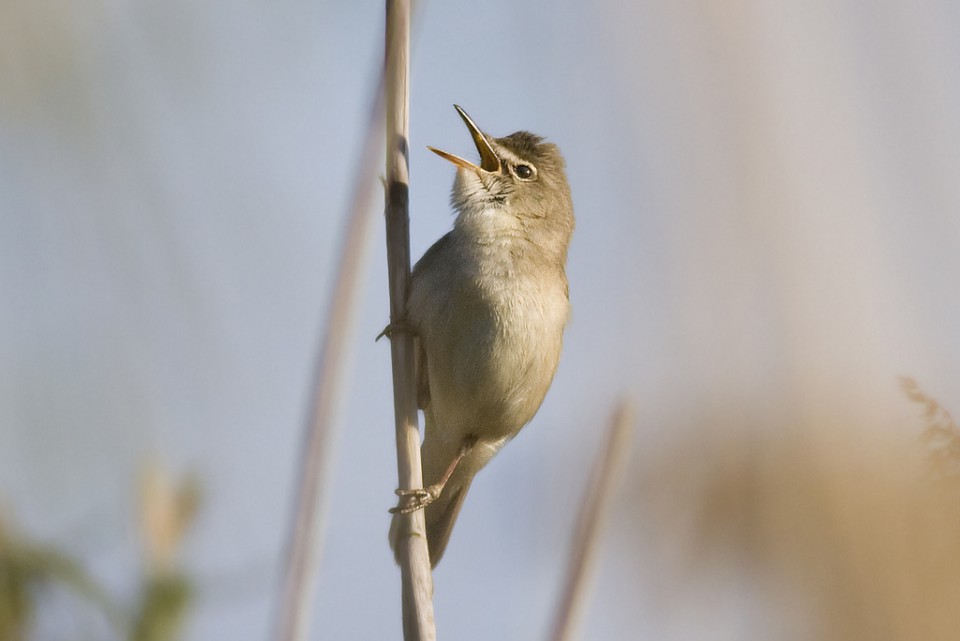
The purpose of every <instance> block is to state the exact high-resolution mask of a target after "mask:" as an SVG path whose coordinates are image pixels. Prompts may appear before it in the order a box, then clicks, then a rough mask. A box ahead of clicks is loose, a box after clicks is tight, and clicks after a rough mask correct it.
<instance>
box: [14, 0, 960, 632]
mask: <svg viewBox="0 0 960 641" xmlns="http://www.w3.org/2000/svg"><path fill="white" fill-rule="evenodd" d="M382 19H383V7H382V5H381V4H380V3H360V2H357V3H332V2H312V3H308V2H300V1H290V0H280V1H279V2H272V3H266V4H264V3H260V4H258V3H248V2H224V1H221V0H208V1H207V2H201V3H197V2H193V1H185V0H179V1H177V0H175V1H173V2H167V3H163V4H162V5H156V4H151V3H147V2H140V1H138V0H127V1H126V2H94V3H85V4H84V5H83V6H80V5H77V4H75V3H71V2H67V1H65V0H31V2H29V3H7V4H5V5H4V6H2V7H0V295H2V299H3V300H4V301H5V303H4V305H2V307H0V505H2V506H3V512H4V514H10V515H12V517H13V519H14V520H15V521H16V522H17V523H18V524H19V526H20V527H21V528H22V529H23V530H24V531H26V532H28V533H29V534H31V535H34V536H36V537H39V538H41V539H43V540H47V541H51V542H54V543H57V544H60V545H63V546H65V547H66V548H67V549H69V550H70V551H72V552H73V553H74V554H76V555H77V556H79V557H81V558H83V559H84V560H85V561H86V562H87V563H88V564H89V565H90V567H91V568H92V570H93V571H94V572H95V573H96V574H97V576H98V577H100V578H101V579H102V580H103V581H105V582H106V583H107V584H108V586H110V587H111V589H113V590H115V591H116V592H118V593H121V594H122V593H123V591H124V590H128V589H130V588H131V586H132V585H133V580H134V575H135V573H134V569H135V568H136V567H137V565H136V564H137V563H138V558H139V557H138V553H137V548H136V532H135V528H134V521H133V519H134V502H135V499H136V492H135V479H136V475H137V471H138V469H140V466H141V464H142V462H143V461H144V460H146V459H147V458H149V457H150V456H159V457H160V458H161V460H163V461H164V462H165V463H166V464H167V465H168V466H169V467H170V468H172V469H173V470H187V469H192V470H196V471H197V473H198V474H199V476H200V478H201V480H202V483H203V486H204V489H205V502H204V506H203V510H202V512H201V515H200V518H199V520H198V522H197V523H196V526H195V528H194V530H193V531H192V533H191V534H190V536H189V537H188V539H187V542H186V548H185V550H184V561H185V564H186V565H187V566H188V567H189V568H191V570H192V571H193V572H194V574H195V576H196V577H197V579H198V581H199V583H200V586H201V589H202V593H201V596H200V600H199V602H198V604H197V609H196V612H195V615H194V616H193V618H192V620H191V624H190V628H189V634H188V637H187V638H188V639H190V640H191V641H199V640H209V639H236V640H246V639H251V640H253V639H257V640H259V639H265V638H267V632H268V629H269V623H270V615H271V608H272V599H273V597H274V591H275V588H276V584H277V561H278V560H279V559H280V551H281V545H282V542H283V540H284V537H285V533H286V527H287V522H286V519H287V515H288V508H289V506H290V503H291V496H292V493H291V491H292V487H293V476H292V475H293V471H294V470H295V469H296V464H297V461H298V459H297V447H298V445H299V442H300V436H301V435H300V432H301V427H302V422H303V416H304V413H305V411H306V405H307V394H308V387H309V381H310V373H311V368H312V363H313V359H314V358H315V352H316V348H317V345H318V343H319V340H320V332H321V330H322V327H323V322H324V318H325V316H324V312H325V302H326V300H327V296H328V288H329V287H330V284H331V278H332V274H333V270H334V260H335V258H336V247H337V242H338V238H339V235H340V233H341V223H342V219H343V214H344V211H345V206H346V199H347V196H348V193H349V186H350V184H351V180H352V172H353V169H354V165H355V163H356V160H357V153H358V151H359V143H360V140H361V136H362V133H363V132H362V129H363V127H364V126H365V123H366V119H367V114H368V112H369V104H368V103H369V100H370V97H371V94H372V85H373V80H374V78H375V72H376V66H377V64H379V61H380V59H381V56H382V53H381V46H382V45H381V38H382V26H383V25H382ZM958 70H960V9H958V5H957V4H956V3H955V2H950V1H949V0H942V1H938V0H924V1H921V2H907V1H905V0H879V1H869V2H868V1H866V0H813V1H811V2H805V3H788V2H772V1H771V2H764V1H759V2H728V3H722V5H721V4H718V3H711V2H699V1H696V0H692V1H683V2H658V1H642V2H636V3H627V4H624V3H617V2H598V3H572V2H542V1H536V2H529V3H517V2H500V1H497V0H491V1H490V2H486V3H483V4H477V3H457V2H431V3H424V4H423V6H421V7H420V11H419V13H418V14H417V20H416V27H415V45H414V52H413V63H412V101H411V159H410V160H411V177H412V202H411V207H412V209H411V216H412V244H413V253H414V255H416V256H419V255H420V254H421V253H422V251H423V250H424V249H425V248H426V247H428V246H429V244H430V243H432V242H433V241H434V240H435V239H436V238H438V237H439V236H440V235H442V234H443V233H444V232H445V231H446V230H447V229H448V228H449V226H450V224H451V218H450V216H449V208H448V206H447V196H448V193H449V188H450V184H451V182H452V179H453V170H452V168H451V167H450V166H449V164H447V163H444V162H443V161H442V160H440V159H438V158H437V157H435V156H434V155H433V154H431V153H429V152H428V151H427V150H426V149H425V146H426V145H428V144H429V145H434V146H438V147H441V148H444V149H448V150H450V151H451V152H454V153H459V154H470V153H472V152H471V148H472V146H471V143H470V140H469V137H468V136H467V134H466V131H465V129H464V128H463V126H462V123H461V122H460V120H459V118H458V117H457V115H456V113H455V112H454V111H453V109H452V107H451V104H452V103H454V102H456V103H457V104H460V105H462V106H464V107H465V108H466V109H467V110H468V111H469V112H470V114H471V115H472V116H473V117H474V119H475V120H476V121H477V122H478V123H479V124H480V125H481V126H482V127H483V128H485V129H486V130H488V131H489V132H490V133H492V134H494V135H505V134H507V133H510V132H512V131H515V130H517V129H529V130H532V131H535V132H537V133H540V134H543V135H546V136H547V137H549V138H550V139H551V140H553V141H554V142H556V143H557V144H559V145H560V147H561V149H562V150H563V152H564V153H565V155H566V157H567V161H568V174H569V178H570V183H571V187H572V189H573V194H574V201H575V205H576V213H577V217H578V227H577V232H576V236H575V239H574V243H573V245H572V247H571V252H570V263H569V269H568V271H569V276H570V281H571V297H572V300H573V305H574V312H573V319H572V322H571V324H570V326H569V329H568V333H567V340H566V347H565V352H564V356H563V359H562V362H561V367H560V370H559V372H558V374H557V378H556V381H555V384H554V387H553V390H552V391H551V393H550V394H549V396H548V397H547V400H546V402H545V404H544V406H543V408H542V409H541V411H540V413H539V414H538V416H537V418H536V419H535V420H534V422H533V423H532V424H531V425H530V426H529V427H528V428H527V430H525V431H524V432H523V433H522V434H521V435H520V437H518V439H517V440H516V441H515V442H513V443H512V444H511V445H510V446H509V447H508V448H507V449H506V450H505V451H504V453H503V454H502V455H501V456H500V457H499V458H497V459H496V460H495V461H494V462H493V463H492V464H491V466H490V467H489V468H488V469H487V470H486V471H484V472H483V473H482V474H481V475H480V477H479V478H478V481H477V482H476V483H475V485H474V487H473V489H472V490H471V497H470V499H469V500H468V502H467V504H466V507H465V509H464V512H463V515H462V517H461V520H460V522H459V523H458V527H457V531H456V532H455V534H454V537H453V540H452V543H451V545H450V547H449V549H448V552H447V555H446V557H445V558H444V561H443V563H442V564H441V566H440V567H439V568H438V570H437V572H436V579H435V580H436V611H437V620H438V625H439V630H440V633H441V637H442V638H456V639H459V640H462V641H470V640H474V639H491V638H496V639H536V638H543V635H544V634H545V632H546V631H547V629H548V621H549V618H550V616H551V612H552V607H553V604H554V603H555V601H556V598H557V594H558V585H557V581H558V578H559V577H560V576H561V571H562V567H563V562H564V558H565V554H566V547H567V545H568V543H569V538H570V530H571V523H572V520H573V517H574V514H575V511H576V509H575V508H576V505H577V502H578V500H579V497H580V493H581V491H582V488H583V485H584V482H585V479H586V474H587V470H586V466H587V465H588V463H589V462H590V461H591V460H592V457H593V456H594V454H595V453H596V452H597V448H598V446H599V443H598V437H599V434H600V432H601V428H602V425H603V424H604V423H605V420H606V417H607V416H608V414H609V412H610V410H611V407H612V405H613V403H614V400H615V399H616V398H618V397H619V396H621V395H626V396H628V397H630V398H631V399H633V401H634V402H635V404H636V407H637V409H638V433H637V438H636V447H637V449H638V451H643V452H649V451H651V450H655V449H656V443H658V442H660V441H661V440H662V439H663V438H664V437H665V436H667V435H671V434H676V433H677V431H678V430H681V429H684V428H682V427H681V426H685V425H689V424H690V423H691V421H692V420H693V417H701V416H704V415H710V413H716V415H718V416H724V417H729V416H741V415H751V416H762V417H768V418H773V419H774V420H773V421H772V422H771V429H776V424H775V419H776V417H777V416H779V415H782V414H783V413H790V414H791V415H794V414H800V415H803V414H805V413H806V414H810V415H815V414H818V413H829V412H840V413H846V414H847V415H854V416H857V417H860V418H862V419H863V420H864V421H868V422H869V421H876V422H877V424H878V429H880V427H879V426H881V425H883V424H890V423H893V424H901V425H907V426H909V425H910V421H912V420H913V417H914V416H915V414H916V412H915V410H914V408H912V407H910V406H909V405H908V404H907V403H906V402H905V401H904V400H903V399H902V396H901V394H900V393H899V391H898V388H897V380H896V379H897V376H900V375H903V374H909V375H912V376H914V377H916V378H917V379H918V380H919V381H920V383H921V385H922V386H923V387H924V389H926V390H927V391H928V392H929V393H931V394H933V395H934V396H936V397H937V398H938V399H939V400H940V401H941V402H942V403H943V404H944V405H945V406H946V407H948V408H950V407H952V408H954V409H955V410H956V411H960V386H958V384H957V381H958V380H960V332H958V330H957V328H958V327H960V296H958V276H960V208H958V205H960V180H958V176H960V173H958V170H960V72H958ZM380 207H381V204H380V202H379V200H378V201H377V203H376V209H377V212H378V211H379V209H380ZM377 212H374V213H373V215H375V216H377V222H376V224H375V225H374V227H373V229H374V234H373V236H372V237H371V238H370V239H369V245H368V246H369V251H368V257H369V260H368V266H367V271H366V277H365V279H364V289H363V295H362V297H361V300H360V304H359V307H358V315H357V319H356V324H355V329H354V335H353V337H352V340H351V350H352V354H351V362H352V366H351V369H350V372H349V382H348V389H349V392H348V394H347V395H346V397H345V398H344V399H343V403H342V413H341V416H342V419H341V427H342V431H341V433H340V436H339V438H338V442H337V451H336V460H337V462H336V468H335V471H334V478H333V481H332V487H331V488H330V494H331V496H332V501H331V504H330V508H329V510H328V515H329V517H330V523H331V526H330V527H329V529H328V531H327V545H326V548H325V550H324V551H323V558H322V563H321V567H320V575H319V576H320V578H319V582H318V589H317V593H316V598H317V605H316V614H315V624H314V627H313V629H314V633H315V634H314V638H329V639H391V638H396V639H399V638H400V629H399V625H398V622H399V575H398V572H397V570H396V568H395V566H394V565H393V562H392V560H391V555H390V553H389V550H388V548H387V545H386V531H387V527H388V521H389V519H388V515H387V512H386V509H387V508H388V507H389V506H390V505H391V504H392V502H393V494H392V490H393V488H394V486H395V483H396V481H395V479H396V472H395V469H394V464H395V454H394V450H393V447H394V440H393V435H392V400H391V397H390V394H391V388H390V370H389V348H388V346H387V345H386V344H385V343H380V344H374V342H373V337H374V336H375V335H376V334H377V332H378V331H379V330H380V329H381V328H382V327H383V325H384V324H385V322H386V319H387V303H386V269H385V264H384V256H383V254H384V252H383V232H382V225H381V224H380V222H379V216H378V213H377ZM638 461H639V459H638ZM621 500H624V501H626V500H627V498H626V495H624V496H623V497H621ZM617 523H619V525H618V527H619V528H620V529H619V530H617V533H616V534H613V535H611V540H615V541H620V545H623V542H624V541H630V540H631V536H632V535H631V534H630V530H629V529H628V528H627V529H624V528H626V527H627V526H626V524H624V523H620V522H617ZM628 549H630V548H629V546H628ZM632 552H633V553H635V554H639V555H641V557H642V554H643V549H642V548H636V547H635V548H633V549H632ZM623 554H624V551H623V549H622V547H621V548H619V549H618V548H616V547H615V546H608V547H607V548H605V550H604V553H603V557H602V560H601V564H600V567H599V572H598V575H597V577H596V590H595V591H594V598H593V601H592V602H591V606H590V608H589V610H588V612H587V618H586V622H585V629H586V634H585V637H584V638H591V639H639V638H658V639H663V638H670V639H673V638H676V639H685V638H698V639H706V638H709V639H726V638H738V639H742V638H745V636H744V628H743V627H742V625H743V624H742V621H740V622H739V623H737V621H736V619H737V617H736V615H730V616H731V618H732V619H735V621H734V622H733V623H732V624H731V625H724V622H723V621H720V622H714V624H712V625H711V626H710V627H709V628H708V629H707V631H706V632H705V631H704V630H703V629H700V628H696V626H692V625H691V627H690V629H688V628H687V627H686V626H684V625H677V624H676V622H670V621H665V620H663V615H662V613H658V612H656V611H654V608H653V606H651V605H650V603H651V601H650V600H649V599H648V598H647V597H648V596H649V592H650V590H651V589H652V588H651V587H650V584H648V583H645V582H644V580H642V579H640V578H638V577H634V576H629V575H626V574H625V573H626V572H627V571H626V570H625V569H623V568H624V566H622V564H620V563H618V561H617V559H619V558H621V556H622V555H623ZM726 598H728V599H729V598H732V597H726ZM740 605H741V606H742V607H744V608H746V609H749V608H748V606H744V605H743V604H740ZM42 618H43V620H42V621H41V622H40V626H39V628H38V636H37V638H38V639H41V638H42V639H64V640H66V639H74V638H90V637H91V636H96V635H97V634H98V632H97V631H98V630H100V627H98V626H99V624H98V622H97V621H96V620H94V619H91V618H89V617H86V618H85V617H83V616H80V617H79V619H78V617H77V615H75V613H74V609H73V608H72V607H71V604H70V603H68V602H65V601H64V600H63V599H57V598H53V599H51V602H50V604H49V609H48V610H45V611H44V615H43V617H42ZM728 623H729V622H728ZM738 625H739V626H741V627H738ZM88 630H89V631H90V632H89V633H88V632H87V631H88ZM691 630H694V631H691ZM711 635H712V636H711Z"/></svg>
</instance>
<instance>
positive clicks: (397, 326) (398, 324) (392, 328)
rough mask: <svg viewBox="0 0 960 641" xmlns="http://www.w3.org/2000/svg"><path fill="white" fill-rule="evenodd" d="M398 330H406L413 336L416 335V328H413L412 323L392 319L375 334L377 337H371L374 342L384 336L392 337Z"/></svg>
mask: <svg viewBox="0 0 960 641" xmlns="http://www.w3.org/2000/svg"><path fill="white" fill-rule="evenodd" d="M400 332H406V333H408V334H411V335H413V336H416V335H417V332H416V330H415V329H414V328H413V325H411V324H410V323H408V322H407V321H394V322H391V323H389V324H388V325H387V326H386V327H384V328H383V331H382V332H380V333H379V334H377V337H376V338H375V339H373V342H374V343H376V342H377V341H378V340H380V339H381V338H383V337H384V336H386V337H387V338H393V335H394V334H398V333H400Z"/></svg>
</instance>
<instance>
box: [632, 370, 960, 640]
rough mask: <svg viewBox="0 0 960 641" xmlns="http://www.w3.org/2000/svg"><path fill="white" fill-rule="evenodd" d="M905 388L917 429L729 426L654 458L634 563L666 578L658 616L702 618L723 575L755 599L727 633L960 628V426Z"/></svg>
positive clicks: (855, 633)
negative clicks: (921, 426) (640, 555)
mask: <svg viewBox="0 0 960 641" xmlns="http://www.w3.org/2000/svg"><path fill="white" fill-rule="evenodd" d="M904 391H905V392H906V394H907V395H908V397H909V398H910V399H911V400H913V401H915V402H918V403H921V404H922V405H923V406H924V407H925V412H924V414H925V417H926V421H927V427H926V431H925V432H924V434H923V438H922V439H911V438H910V436H912V435H915V434H916V433H917V431H916V430H915V429H912V430H909V434H907V432H908V430H906V429H905V430H903V431H902V432H901V433H900V434H897V433H896V431H895V430H889V429H887V428H888V427H889V426H857V425H856V421H848V422H847V424H846V425H844V424H840V423H838V424H836V425H826V424H818V425H809V424H802V423H798V424H795V425H792V426H788V425H783V426H777V429H770V428H769V426H762V425H754V426H752V427H753V428H755V429H751V426H747V428H746V429H744V428H743V426H733V425H731V426H730V429H729V431H726V432H724V430H713V431H712V433H713V434H715V435H720V436H714V437H705V436H703V435H702V434H701V435H700V438H699V439H697V440H694V439H686V440H684V441H683V442H681V443H679V444H678V445H676V446H675V448H674V449H673V451H672V453H670V454H667V455H661V456H659V457H658V458H657V460H655V461H649V462H647V463H646V465H648V466H649V468H648V471H647V472H646V473H644V474H643V476H642V478H641V479H640V480H639V483H638V486H637V489H636V495H635V498H637V499H638V500H637V501H636V504H637V505H638V507H639V509H640V513H637V514H635V517H636V518H638V519H642V520H643V521H642V522H643V528H644V529H645V530H648V531H650V532H651V535H650V538H651V541H652V544H653V549H654V553H653V554H651V557H650V558H651V559H652V560H645V561H644V564H645V565H644V567H641V568H639V571H640V572H643V573H644V574H645V575H651V574H652V575H653V576H656V577H658V578H657V581H658V582H659V583H660V585H661V588H662V589H659V590H658V591H657V592H658V598H662V599H663V601H664V603H663V605H664V613H665V615H664V616H666V617H667V618H668V619H676V618H677V617H686V616H696V613H697V612H698V610H699V611H701V612H702V609H701V607H702V605H703V604H702V603H698V602H697V601H698V599H700V600H702V599H703V598H705V597H704V595H705V594H709V595H711V596H710V597H709V598H713V597H715V596H716V594H715V593H716V590H717V586H720V587H719V589H720V591H723V592H727V593H741V594H743V595H746V597H747V598H746V601H745V602H746V603H749V604H750V605H748V606H746V607H745V608H744V609H745V610H746V612H743V613H742V619H741V624H742V628H741V629H740V633H739V636H738V637H733V638H751V639H779V640H784V641H786V640H789V639H819V640H824V641H829V640H838V641H839V640H843V641H859V640H863V641H867V640H869V641H877V640H890V641H904V640H908V639H910V640H914V639H917V640H919V639H922V640H924V641H938V640H943V641H947V640H952V639H960V615H958V614H957V612H956V603H958V602H960V493H958V487H957V484H956V483H954V482H944V480H945V478H947V479H949V480H951V481H953V480H955V479H956V478H957V477H956V470H957V465H958V464H960V456H958V452H960V432H958V430H957V429H956V425H955V424H954V423H953V422H952V419H950V417H949V414H948V413H947V412H946V411H945V410H943V409H942V408H940V406H939V405H938V404H937V403H936V401H935V400H933V399H931V398H929V397H928V396H926V395H924V394H923V393H922V392H921V391H920V390H919V388H918V387H917V386H916V384H915V383H912V382H909V383H905V384H904ZM851 423H852V425H851ZM765 427H766V429H764V428H765ZM908 427H909V426H908ZM724 434H725V436H723V435H724ZM904 435H907V436H908V437H907V439H903V438H897V437H898V436H904ZM911 443H912V444H913V445H915V447H913V445H911ZM924 444H926V445H927V446H928V451H925V450H924V447H923V445H924ZM929 461H933V462H934V463H935V464H936V469H935V470H934V471H933V472H931V467H930V465H929ZM691 462H693V463H691ZM947 464H949V469H950V470H952V471H953V472H952V474H953V476H950V475H949V474H947V475H946V477H945V475H944V473H943V470H944V469H945V468H944V466H945V465H947ZM647 564H649V565H647ZM704 585H707V586H710V587H708V588H707V591H706V592H703V591H702V590H701V588H702V586H704ZM698 590H701V591H699V592H698ZM711 591H713V592H711ZM698 594H699V596H697V595H698ZM668 636H669V635H668ZM721 636H722V635H721ZM686 638H689V635H687V637H686ZM701 638H703V637H701ZM723 638H730V637H729V636H727V637H723Z"/></svg>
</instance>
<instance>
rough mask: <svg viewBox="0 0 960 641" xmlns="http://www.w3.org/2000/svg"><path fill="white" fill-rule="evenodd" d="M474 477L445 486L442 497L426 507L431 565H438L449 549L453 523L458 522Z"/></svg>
mask: <svg viewBox="0 0 960 641" xmlns="http://www.w3.org/2000/svg"><path fill="white" fill-rule="evenodd" d="M471 481H473V478H472V477H471V478H469V479H466V480H465V482H464V483H462V484H461V485H460V486H459V487H449V486H447V487H446V488H444V491H443V492H442V493H441V494H440V498H438V499H437V500H436V501H434V502H433V503H431V504H430V505H428V506H427V508H426V515H425V516H426V520H427V547H429V548H430V565H431V566H432V567H436V566H437V563H439V562H440V557H442V556H443V551H444V550H446V549H447V542H448V541H450V533H451V532H453V524H454V523H456V522H457V516H458V515H459V514H460V508H461V507H463V500H464V499H465V498H467V490H469V489H470V483H471Z"/></svg>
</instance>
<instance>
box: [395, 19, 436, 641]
mask: <svg viewBox="0 0 960 641" xmlns="http://www.w3.org/2000/svg"><path fill="white" fill-rule="evenodd" d="M386 9H387V26H386V34H385V35H386V54H385V59H384V76H385V79H386V96H385V98H386V99H385V103H386V122H387V159H386V162H387V180H386V211H385V215H386V227H387V268H388V271H389V274H388V277H389V281H390V323H391V326H393V327H397V328H400V327H403V325H404V323H405V321H406V301H407V290H408V286H409V282H410V219H409V211H408V204H409V191H410V184H409V183H410V179H409V137H408V131H409V104H410V86H409V82H408V80H409V68H410V1H409V0H387V5H386ZM390 353H391V357H392V362H393V398H394V412H395V415H396V437H397V482H398V486H399V487H400V488H401V489H416V488H422V487H423V475H422V471H421V467H420V428H419V424H418V417H417V391H416V373H415V371H414V360H413V336H412V335H411V334H410V333H409V332H407V331H395V332H391V334H390ZM399 518H401V519H404V520H405V521H406V522H405V523H403V524H402V526H401V529H400V532H401V536H399V537H398V541H397V560H398V562H399V564H400V574H401V582H402V595H403V596H402V598H403V638H404V639H405V641H431V640H433V639H436V631H435V628H434V620H433V603H432V601H431V598H432V594H433V577H432V575H431V573H430V554H429V552H428V550H427V537H426V526H425V524H424V515H423V510H417V511H416V512H413V513H411V514H407V515H404V516H400V517H399Z"/></svg>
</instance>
